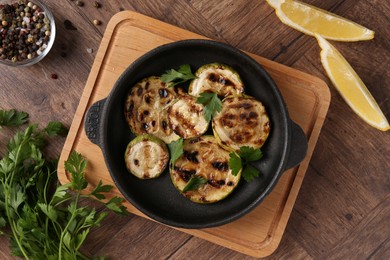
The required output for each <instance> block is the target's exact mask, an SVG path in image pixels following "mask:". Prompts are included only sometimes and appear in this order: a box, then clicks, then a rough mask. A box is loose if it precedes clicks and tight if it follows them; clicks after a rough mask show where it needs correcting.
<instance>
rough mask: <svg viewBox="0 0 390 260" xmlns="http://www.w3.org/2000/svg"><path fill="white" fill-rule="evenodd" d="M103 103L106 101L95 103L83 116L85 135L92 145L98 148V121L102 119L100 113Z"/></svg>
mask: <svg viewBox="0 0 390 260" xmlns="http://www.w3.org/2000/svg"><path fill="white" fill-rule="evenodd" d="M105 102H106V99H102V100H99V101H97V102H96V103H93V104H92V106H91V107H90V108H89V109H88V111H87V113H86V114H85V119H84V130H85V134H86V135H87V137H88V139H89V140H90V141H91V142H92V143H94V144H96V145H98V146H100V134H99V131H100V123H101V122H100V121H101V118H102V112H103V107H104V103H105Z"/></svg>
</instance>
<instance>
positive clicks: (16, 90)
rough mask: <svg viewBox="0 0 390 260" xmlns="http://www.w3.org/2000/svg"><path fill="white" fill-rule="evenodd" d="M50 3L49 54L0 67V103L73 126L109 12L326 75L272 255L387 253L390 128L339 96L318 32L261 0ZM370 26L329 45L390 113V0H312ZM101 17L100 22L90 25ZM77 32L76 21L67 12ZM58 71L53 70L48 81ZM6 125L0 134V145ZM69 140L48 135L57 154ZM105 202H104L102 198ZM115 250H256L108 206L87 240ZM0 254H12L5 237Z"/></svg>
mask: <svg viewBox="0 0 390 260" xmlns="http://www.w3.org/2000/svg"><path fill="white" fill-rule="evenodd" d="M42 1H43V2H45V3H47V5H48V6H49V7H50V8H51V9H52V10H53V13H54V16H55V19H56V23H57V38H56V42H55V45H54V47H53V49H52V50H51V52H50V53H49V55H48V56H47V57H46V58H45V59H44V60H42V61H41V62H40V63H38V64H36V65H34V66H31V67H27V68H11V67H5V66H1V67H0V79H1V83H0V108H1V109H11V108H14V109H17V110H22V111H26V112H28V113H29V114H30V122H35V123H39V124H40V125H41V126H44V125H46V123H47V122H48V121H52V120H58V121H61V122H63V123H64V124H65V125H67V126H70V124H71V122H72V119H73V116H74V113H75V111H76V108H77V106H78V103H79V100H80V97H81V93H82V91H83V88H84V86H85V83H86V80H87V77H88V75H89V72H90V69H91V66H92V63H93V61H94V57H95V53H96V51H97V49H98V47H99V44H100V41H101V38H102V35H103V33H104V30H105V27H106V25H107V23H108V21H109V20H110V18H111V17H112V16H113V15H114V14H116V13H117V12H119V11H122V10H133V11H136V12H139V13H142V14H145V15H147V16H150V17H153V18H156V19H159V20H161V21H164V22H167V23H170V24H173V25H175V26H178V27H181V28H184V29H187V30H189V31H192V32H195V33H198V34H201V35H204V36H206V37H208V38H211V39H215V40H219V41H223V42H226V43H229V44H230V45H232V46H235V47H237V48H240V49H242V50H245V51H249V52H251V53H254V54H257V55H259V56H262V57H265V58H267V59H270V60H274V61H276V62H279V63H282V64H284V65H287V66H290V67H293V68H296V69H299V70H301V71H304V72H307V73H309V74H312V75H314V76H317V77H319V78H320V79H323V80H324V81H325V82H326V83H327V84H328V85H329V87H330V91H331V96H332V100H331V104H330V108H329V112H328V115H327V118H326V120H325V123H324V125H323V128H322V132H321V134H320V137H319V140H318V142H317V145H316V148H315V150H314V154H313V157H312V159H311V161H310V165H309V168H308V170H307V173H306V176H305V179H304V181H303V184H302V187H301V190H300V192H299V196H298V199H297V201H296V203H295V206H294V209H293V212H292V214H291V217H290V220H289V223H288V225H287V228H286V230H285V233H284V236H283V238H282V241H281V243H280V245H279V247H278V249H277V250H276V251H275V252H274V254H272V255H271V256H269V259H312V258H314V259H329V258H330V259H390V177H389V173H390V156H389V155H390V138H389V137H390V136H389V132H381V131H379V130H376V129H374V128H372V127H370V126H368V125H367V124H365V123H364V122H363V121H362V120H361V119H360V118H359V117H358V116H356V115H355V114H354V113H353V112H352V110H351V109H350V108H349V107H348V106H347V105H346V103H345V102H344V101H343V100H342V98H341V97H340V95H339V94H338V93H337V91H336V90H335V88H334V87H333V86H332V84H331V83H330V81H329V79H328V78H327V77H326V74H325V72H324V70H323V68H322V66H321V63H320V58H319V51H320V49H319V47H318V45H317V42H316V41H315V39H313V38H312V37H309V36H306V35H304V34H302V33H300V32H297V31H295V30H293V29H291V28H289V27H287V26H285V25H283V24H282V23H281V22H280V21H279V20H278V18H277V17H276V15H275V13H274V11H273V9H272V8H271V7H269V6H268V5H267V4H266V2H265V1H263V0H259V1H249V0H224V1H210V0H191V1H184V0H177V1H174V0H166V1H157V0H152V1H142V0H124V1H118V0H113V1H106V0H100V3H101V8H98V9H97V8H95V7H94V6H93V2H94V1H85V3H84V6H82V7H80V6H77V5H76V3H75V1H70V0H58V1H49V0H42ZM305 2H307V3H310V4H313V5H316V6H318V7H321V8H323V9H326V10H329V11H332V12H334V13H336V14H338V15H341V16H343V17H346V18H348V19H351V20H353V21H355V22H358V23H360V24H362V25H364V26H366V27H368V28H370V29H372V30H374V31H375V39H374V40H372V41H366V42H357V43H337V42H334V45H335V46H336V47H337V48H338V49H339V50H340V51H341V52H342V53H343V54H344V56H345V57H346V58H347V60H348V61H349V62H350V63H351V65H352V66H353V67H354V68H355V70H356V71H357V73H358V74H359V75H360V76H361V78H362V80H363V81H364V82H365V83H366V85H367V87H368V88H369V89H370V91H371V93H372V95H373V96H374V97H375V98H376V100H377V102H378V104H379V106H380V107H381V108H382V111H383V112H384V114H385V115H386V116H387V118H390V102H389V100H390V91H389V89H390V88H389V85H390V72H389V71H390V60H389V57H390V45H389V39H390V30H389V28H390V27H389V25H390V24H389V15H388V14H389V12H390V2H389V1H364V0H332V1H320V0H307V1H305ZM94 19H99V20H101V21H102V24H101V25H98V26H97V25H94V24H93V22H92V21H93V20H94ZM66 20H69V21H71V22H72V24H73V25H74V27H75V28H77V30H69V28H66V27H65V25H64V21H66ZM51 74H57V75H58V79H52V78H51ZM9 134H12V130H11V131H2V132H1V133H0V146H1V149H0V152H3V151H4V146H5V143H6V142H7V140H8V139H7V138H8V136H9ZM64 142H65V139H58V140H55V141H53V142H52V143H51V144H50V147H49V151H50V156H52V157H56V156H59V153H60V151H61V149H62V146H63V144H64ZM96 207H98V205H96ZM84 250H85V252H87V254H89V255H91V256H93V255H105V256H107V257H109V258H110V259H138V258H140V259H155V258H157V259H160V258H164V259H167V258H168V259H210V258H212V259H251V258H252V257H249V256H246V255H244V254H241V253H238V252H235V251H233V250H230V249H228V248H224V247H221V246H218V245H215V244H213V243H211V242H207V241H204V240H202V239H199V238H196V237H193V236H190V235H188V234H186V233H182V232H180V231H177V230H175V229H172V228H169V227H166V226H163V225H160V224H158V223H155V222H152V221H149V220H145V219H143V218H141V217H138V216H135V215H129V216H127V217H120V216H116V215H114V214H110V215H109V216H108V217H107V218H106V220H105V221H104V223H103V224H102V226H101V227H100V228H98V229H95V230H94V231H93V232H92V233H91V235H90V237H89V238H88V241H87V243H86V244H85V247H84ZM0 259H13V258H12V257H11V256H10V252H9V249H8V241H7V239H6V238H4V237H0Z"/></svg>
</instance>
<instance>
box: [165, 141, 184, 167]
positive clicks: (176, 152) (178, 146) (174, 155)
mask: <svg viewBox="0 0 390 260" xmlns="http://www.w3.org/2000/svg"><path fill="white" fill-rule="evenodd" d="M183 142H184V139H183V138H180V139H178V140H176V141H172V142H170V143H169V144H168V148H169V153H170V155H171V165H174V164H175V162H176V160H177V159H179V157H180V156H181V155H182V154H183V153H184V150H183Z"/></svg>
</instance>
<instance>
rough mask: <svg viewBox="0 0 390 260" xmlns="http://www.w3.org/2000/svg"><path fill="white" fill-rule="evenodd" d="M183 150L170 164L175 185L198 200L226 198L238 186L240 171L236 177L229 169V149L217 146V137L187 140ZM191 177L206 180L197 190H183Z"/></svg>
mask: <svg viewBox="0 0 390 260" xmlns="http://www.w3.org/2000/svg"><path fill="white" fill-rule="evenodd" d="M183 150H184V153H183V154H182V155H181V156H180V157H179V158H178V159H177V160H176V161H175V163H174V165H171V167H170V175H171V180H172V182H173V184H174V186H175V187H176V188H177V189H178V190H179V191H180V192H181V193H182V194H183V195H184V196H185V197H187V198H188V199H190V200H192V201H194V202H197V203H213V202H217V201H220V200H222V199H224V198H225V197H226V196H228V195H229V194H230V193H231V192H232V191H233V190H234V188H236V187H237V185H238V182H239V180H240V177H241V172H239V173H238V174H237V175H236V176H234V175H233V174H232V172H231V169H230V168H229V159H230V156H229V152H228V151H226V150H225V149H223V148H222V147H221V146H219V145H218V143H217V140H216V139H215V138H214V136H210V135H203V136H201V137H196V138H193V139H188V140H185V141H184V145H183ZM192 176H197V177H201V178H203V179H205V180H206V181H207V182H206V183H205V184H203V185H201V186H200V187H199V188H198V189H196V190H188V191H186V192H183V189H184V188H185V187H186V185H187V184H188V182H189V181H190V179H191V177H192Z"/></svg>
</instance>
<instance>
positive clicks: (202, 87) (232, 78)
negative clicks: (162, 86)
mask: <svg viewBox="0 0 390 260" xmlns="http://www.w3.org/2000/svg"><path fill="white" fill-rule="evenodd" d="M195 75H196V76H197V78H196V79H194V80H193V81H192V82H191V84H190V87H189V91H188V92H189V94H191V95H193V96H199V95H200V94H201V93H203V92H214V93H217V94H218V96H221V97H227V96H230V95H238V94H241V93H243V92H244V85H243V83H242V80H241V78H240V75H239V74H238V73H237V72H236V71H235V70H234V69H233V68H232V67H229V66H227V65H224V64H221V63H210V64H206V65H204V66H202V67H200V68H199V69H198V70H197V71H196V73H195Z"/></svg>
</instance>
